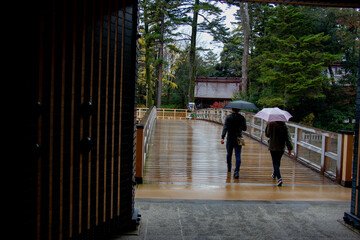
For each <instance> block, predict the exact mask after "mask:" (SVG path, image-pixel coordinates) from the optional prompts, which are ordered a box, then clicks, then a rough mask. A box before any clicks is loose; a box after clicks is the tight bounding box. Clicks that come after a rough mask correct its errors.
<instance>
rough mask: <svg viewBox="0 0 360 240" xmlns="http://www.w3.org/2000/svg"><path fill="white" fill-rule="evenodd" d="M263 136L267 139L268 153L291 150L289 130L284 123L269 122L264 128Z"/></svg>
mask: <svg viewBox="0 0 360 240" xmlns="http://www.w3.org/2000/svg"><path fill="white" fill-rule="evenodd" d="M265 136H266V137H268V138H269V150H270V151H284V150H285V146H286V147H287V149H288V150H292V149H293V145H292V143H291V137H290V134H289V130H288V128H287V126H286V124H285V122H269V123H268V125H267V126H266V128H265Z"/></svg>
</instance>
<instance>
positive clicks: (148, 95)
mask: <svg viewBox="0 0 360 240" xmlns="http://www.w3.org/2000/svg"><path fill="white" fill-rule="evenodd" d="M144 18H145V19H147V18H148V14H147V11H146V10H145V11H144ZM144 24H145V29H144V35H145V36H148V34H149V24H148V22H147V21H145V23H144ZM145 41H146V42H145V79H146V107H147V108H150V107H152V105H153V98H152V85H151V75H150V42H149V39H145Z"/></svg>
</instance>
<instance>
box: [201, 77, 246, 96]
mask: <svg viewBox="0 0 360 240" xmlns="http://www.w3.org/2000/svg"><path fill="white" fill-rule="evenodd" d="M240 89H241V78H219V77H216V78H209V77H207V78H204V77H197V78H196V79H195V99H218V100H226V99H229V100H230V99H231V97H232V96H233V94H234V93H235V92H239V90H240Z"/></svg>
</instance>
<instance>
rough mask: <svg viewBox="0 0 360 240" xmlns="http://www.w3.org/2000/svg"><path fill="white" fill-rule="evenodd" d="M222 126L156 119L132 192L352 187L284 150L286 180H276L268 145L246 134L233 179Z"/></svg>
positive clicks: (342, 197) (259, 192)
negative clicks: (139, 182)
mask: <svg viewBox="0 0 360 240" xmlns="http://www.w3.org/2000/svg"><path fill="white" fill-rule="evenodd" d="M221 131H222V126H221V125H219V124H216V123H212V122H207V121H200V120H198V121H189V120H157V123H156V127H155V129H154V132H153V135H152V138H151V142H150V146H149V151H148V156H147V159H146V163H145V171H144V179H143V182H144V184H142V185H139V186H138V188H137V193H136V197H147V198H151V197H159V196H163V197H165V196H166V195H168V196H167V198H174V197H175V198H188V197H189V198H191V199H199V197H200V199H249V200H250V199H259V200H266V199H269V200H270V199H278V198H281V199H287V200H297V199H299V198H300V199H301V198H304V199H314V200H316V199H318V200H320V199H322V200H329V201H332V200H339V201H348V200H350V196H351V193H350V189H348V188H344V187H342V186H340V185H338V184H336V183H334V182H333V181H331V180H330V179H328V178H326V177H324V176H322V175H321V174H319V173H317V172H315V171H313V170H311V169H309V168H308V167H306V166H304V165H302V164H301V163H299V162H296V161H294V160H293V159H290V158H289V157H287V156H285V155H284V156H283V158H282V162H281V175H282V178H283V181H284V184H283V186H282V187H277V186H275V181H274V180H272V179H271V174H272V171H273V170H272V161H271V156H270V153H269V151H268V150H267V146H265V145H263V144H261V143H259V142H258V141H256V140H252V139H250V138H247V137H245V140H246V146H244V147H243V149H242V154H241V157H242V163H241V168H240V178H239V179H234V177H233V175H232V173H231V174H230V173H228V172H227V165H226V149H225V145H222V144H220V136H221ZM234 161H235V159H234V158H233V168H234V167H235V162H234ZM162 191H165V192H163V193H162ZM145 193H146V194H145ZM171 194H172V195H171ZM184 194H188V197H186V196H183V195H184ZM199 194H201V196H199ZM319 194H322V196H320V195H319ZM190 196H191V197H190Z"/></svg>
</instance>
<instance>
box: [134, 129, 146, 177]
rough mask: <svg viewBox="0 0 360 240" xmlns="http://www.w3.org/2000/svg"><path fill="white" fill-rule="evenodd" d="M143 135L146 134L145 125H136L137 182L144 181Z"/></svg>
mask: <svg viewBox="0 0 360 240" xmlns="http://www.w3.org/2000/svg"><path fill="white" fill-rule="evenodd" d="M143 135H144V125H142V124H137V125H136V162H135V179H136V182H137V183H142V178H143V163H144V161H143V156H144V148H143V143H144V140H143Z"/></svg>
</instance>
